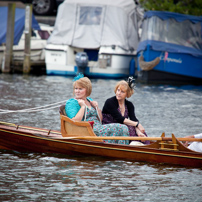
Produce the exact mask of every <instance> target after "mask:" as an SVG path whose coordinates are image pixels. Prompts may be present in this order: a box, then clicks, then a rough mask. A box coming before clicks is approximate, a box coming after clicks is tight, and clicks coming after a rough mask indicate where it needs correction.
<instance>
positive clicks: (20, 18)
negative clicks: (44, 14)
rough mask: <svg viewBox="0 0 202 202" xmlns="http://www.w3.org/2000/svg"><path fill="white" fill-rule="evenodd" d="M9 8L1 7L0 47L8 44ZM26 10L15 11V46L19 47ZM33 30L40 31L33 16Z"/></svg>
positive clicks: (17, 9) (18, 9)
mask: <svg viewBox="0 0 202 202" xmlns="http://www.w3.org/2000/svg"><path fill="white" fill-rule="evenodd" d="M7 18H8V7H0V19H1V20H0V28H1V29H0V45H2V44H3V43H6V32H7ZM24 24H25V9H23V8H16V9H15V27H14V45H17V44H18V42H19V40H20V38H21V36H22V34H23V31H24ZM32 28H33V29H35V30H40V26H39V24H38V22H37V20H36V19H35V17H34V15H32Z"/></svg>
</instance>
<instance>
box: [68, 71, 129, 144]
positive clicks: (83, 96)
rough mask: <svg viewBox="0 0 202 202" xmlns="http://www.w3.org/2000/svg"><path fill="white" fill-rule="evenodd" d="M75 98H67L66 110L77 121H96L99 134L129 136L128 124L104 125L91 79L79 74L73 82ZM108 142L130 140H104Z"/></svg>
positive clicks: (94, 128)
mask: <svg viewBox="0 0 202 202" xmlns="http://www.w3.org/2000/svg"><path fill="white" fill-rule="evenodd" d="M73 88H74V95H75V98H71V99H69V100H67V102H66V105H65V112H66V114H67V116H68V117H69V118H71V119H72V120H75V121H94V125H93V131H94V133H95V134H96V135H97V136H103V137H104V136H129V131H128V128H127V126H125V125H123V124H119V123H113V124H107V125H102V112H101V110H100V109H99V108H98V103H97V102H96V101H93V100H92V99H91V98H89V97H88V96H90V94H91V92H92V84H91V81H90V80H89V79H88V78H87V77H83V75H81V74H79V75H78V76H77V77H75V79H74V83H73ZM104 141H105V142H107V143H118V144H129V141H128V140H104Z"/></svg>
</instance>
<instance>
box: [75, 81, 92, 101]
mask: <svg viewBox="0 0 202 202" xmlns="http://www.w3.org/2000/svg"><path fill="white" fill-rule="evenodd" d="M76 85H78V86H81V87H83V88H85V89H86V96H87V97H88V96H89V95H90V94H91V92H92V83H91V81H90V79H89V78H88V77H83V78H80V79H79V80H76V81H75V82H74V83H73V88H74V89H75V87H76ZM73 94H74V92H73Z"/></svg>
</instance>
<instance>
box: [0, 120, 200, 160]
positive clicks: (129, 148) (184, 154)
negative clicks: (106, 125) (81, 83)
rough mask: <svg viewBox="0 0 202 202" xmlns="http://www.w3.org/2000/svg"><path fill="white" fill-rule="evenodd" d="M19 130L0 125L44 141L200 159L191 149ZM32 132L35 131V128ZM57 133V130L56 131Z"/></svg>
mask: <svg viewBox="0 0 202 202" xmlns="http://www.w3.org/2000/svg"><path fill="white" fill-rule="evenodd" d="M14 125H15V124H14ZM0 126H1V125H0ZM5 127H7V126H5ZM13 127H14V126H13ZM23 128H25V130H26V129H28V128H29V130H32V127H31V128H30V127H23ZM33 129H39V128H33ZM20 130H21V131H20ZM20 130H19V129H18V128H15V129H14V130H13V129H8V128H5V129H1V127H0V131H2V132H6V133H12V134H15V135H20V136H24V137H28V138H35V139H42V140H44V141H52V142H59V143H65V144H73V145H79V146H85V147H94V148H100V149H108V150H115V151H124V152H134V153H143V154H153V155H161V156H169V157H177V158H190V159H198V160H202V154H201V153H199V152H195V151H191V150H190V152H188V151H168V150H163V149H158V148H152V147H147V146H146V145H145V146H132V145H118V144H112V143H104V142H96V141H91V140H81V139H73V138H72V139H62V138H58V139H57V137H56V136H50V135H43V134H34V133H31V132H30V131H29V132H28V131H23V130H24V129H20ZM39 130H40V129H39ZM44 131H46V132H48V131H49V130H47V129H44V130H43V129H42V132H44ZM33 132H35V130H34V131H33ZM58 133H59V131H58ZM59 134H60V133H59ZM154 144H155V143H154ZM4 147H5V146H4ZM10 150H12V149H10ZM148 150H149V151H148ZM81 153H82V152H81ZM198 156H199V157H198Z"/></svg>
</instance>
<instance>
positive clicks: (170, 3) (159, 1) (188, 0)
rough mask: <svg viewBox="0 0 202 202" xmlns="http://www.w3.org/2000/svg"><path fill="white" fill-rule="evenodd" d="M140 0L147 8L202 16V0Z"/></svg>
mask: <svg viewBox="0 0 202 202" xmlns="http://www.w3.org/2000/svg"><path fill="white" fill-rule="evenodd" d="M139 2H140V4H141V6H142V7H143V8H144V9H145V10H156V11H170V12H175V13H182V14H187V15H196V16H202V1H201V0H139Z"/></svg>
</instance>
